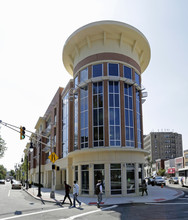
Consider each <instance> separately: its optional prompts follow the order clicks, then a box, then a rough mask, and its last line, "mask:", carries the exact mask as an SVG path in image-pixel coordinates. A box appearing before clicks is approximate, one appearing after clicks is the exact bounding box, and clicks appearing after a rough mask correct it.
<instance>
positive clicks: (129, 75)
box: [123, 66, 132, 79]
mask: <svg viewBox="0 0 188 220" xmlns="http://www.w3.org/2000/svg"><path fill="white" fill-rule="evenodd" d="M123 74H124V77H125V78H128V79H132V69H131V68H129V67H127V66H123Z"/></svg>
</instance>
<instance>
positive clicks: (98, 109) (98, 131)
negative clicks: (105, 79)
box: [93, 82, 104, 147]
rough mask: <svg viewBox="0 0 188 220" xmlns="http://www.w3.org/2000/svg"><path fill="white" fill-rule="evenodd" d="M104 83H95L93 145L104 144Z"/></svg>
mask: <svg viewBox="0 0 188 220" xmlns="http://www.w3.org/2000/svg"><path fill="white" fill-rule="evenodd" d="M103 128H104V117H103V83H102V82H97V83H93V146H94V147H100V146H104V137H103Z"/></svg>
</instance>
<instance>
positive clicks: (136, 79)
mask: <svg viewBox="0 0 188 220" xmlns="http://www.w3.org/2000/svg"><path fill="white" fill-rule="evenodd" d="M135 82H136V83H137V84H138V85H139V86H140V76H139V75H138V73H136V72H135Z"/></svg>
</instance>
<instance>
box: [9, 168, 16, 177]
mask: <svg viewBox="0 0 188 220" xmlns="http://www.w3.org/2000/svg"><path fill="white" fill-rule="evenodd" d="M9 176H12V177H14V178H15V179H16V174H15V172H14V170H10V173H9Z"/></svg>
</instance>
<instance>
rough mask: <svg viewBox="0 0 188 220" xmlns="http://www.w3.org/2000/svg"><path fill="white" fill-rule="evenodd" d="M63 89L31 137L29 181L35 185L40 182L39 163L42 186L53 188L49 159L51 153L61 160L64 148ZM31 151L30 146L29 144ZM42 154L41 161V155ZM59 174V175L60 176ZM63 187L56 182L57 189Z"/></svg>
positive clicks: (59, 91)
mask: <svg viewBox="0 0 188 220" xmlns="http://www.w3.org/2000/svg"><path fill="white" fill-rule="evenodd" d="M62 91H63V88H61V87H60V88H59V89H58V90H57V92H56V94H55V96H54V97H53V99H52V101H51V103H50V105H49V107H48V108H47V110H46V112H45V114H44V116H43V117H39V119H38V121H37V123H36V125H35V129H36V131H35V134H32V135H31V138H30V139H31V142H32V145H33V147H34V149H33V152H32V153H30V154H29V169H30V172H29V174H30V176H29V180H30V182H33V183H38V181H39V162H40V163H41V184H42V185H43V186H44V187H51V184H52V164H51V162H50V159H49V158H48V157H49V155H50V154H51V152H52V151H53V152H55V153H56V154H57V156H58V157H60V158H61V154H62V148H61V147H59V146H61V144H62V141H61V140H62V129H61V127H62V99H61V93H62ZM26 147H27V149H29V147H30V144H27V146H26ZM40 154H41V161H39V155H40ZM58 174H59V173H57V176H58ZM61 187H62V182H58V181H56V188H57V189H59V188H61Z"/></svg>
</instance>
